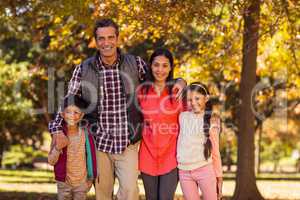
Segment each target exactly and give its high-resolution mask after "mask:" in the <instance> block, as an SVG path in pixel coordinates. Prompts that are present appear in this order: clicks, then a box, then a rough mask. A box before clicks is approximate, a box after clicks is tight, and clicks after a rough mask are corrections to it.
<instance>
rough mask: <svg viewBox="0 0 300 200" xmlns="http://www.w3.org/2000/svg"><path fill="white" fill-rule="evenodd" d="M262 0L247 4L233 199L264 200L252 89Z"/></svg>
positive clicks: (254, 77) (253, 0)
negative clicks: (258, 176) (256, 154)
mask: <svg viewBox="0 0 300 200" xmlns="http://www.w3.org/2000/svg"><path fill="white" fill-rule="evenodd" d="M259 11H260V1H259V0H252V1H249V2H248V4H247V5H246V7H245V11H244V15H243V19H244V33H243V63H242V64H243V66H242V74H241V83H240V98H241V105H240V109H239V119H238V127H239V133H238V161H237V175H236V186H235V191H234V195H233V199H236V200H261V199H263V197H262V196H261V194H260V193H259V191H258V188H257V185H256V178H255V163H254V160H255V158H254V150H255V148H254V146H255V143H254V142H255V141H254V136H255V127H254V120H255V118H254V114H253V112H252V110H251V92H252V89H253V88H254V86H255V84H256V58H257V44H258V30H259Z"/></svg>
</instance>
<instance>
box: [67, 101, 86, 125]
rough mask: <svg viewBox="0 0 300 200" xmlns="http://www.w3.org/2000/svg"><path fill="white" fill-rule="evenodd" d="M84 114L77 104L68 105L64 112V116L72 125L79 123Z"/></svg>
mask: <svg viewBox="0 0 300 200" xmlns="http://www.w3.org/2000/svg"><path fill="white" fill-rule="evenodd" d="M83 115H84V113H83V112H81V110H80V109H79V108H78V107H77V106H75V105H71V106H68V107H67V108H65V110H64V112H62V117H63V118H64V120H65V121H66V122H67V124H68V125H70V126H74V125H77V124H78V122H79V121H80V120H81V119H82V117H83Z"/></svg>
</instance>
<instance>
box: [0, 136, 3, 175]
mask: <svg viewBox="0 0 300 200" xmlns="http://www.w3.org/2000/svg"><path fill="white" fill-rule="evenodd" d="M0 140H1V139H0ZM3 153H4V144H3V142H0V169H1V168H2V160H3Z"/></svg>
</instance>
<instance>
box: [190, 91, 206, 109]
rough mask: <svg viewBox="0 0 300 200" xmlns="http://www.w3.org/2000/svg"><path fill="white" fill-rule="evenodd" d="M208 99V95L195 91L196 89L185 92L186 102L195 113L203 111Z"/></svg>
mask: <svg viewBox="0 0 300 200" xmlns="http://www.w3.org/2000/svg"><path fill="white" fill-rule="evenodd" d="M207 101H208V97H207V96H205V95H203V94H201V93H199V92H197V91H188V93H187V104H188V107H189V108H191V109H192V111H193V112H194V113H196V114H199V113H202V112H204V111H205V104H206V102H207Z"/></svg>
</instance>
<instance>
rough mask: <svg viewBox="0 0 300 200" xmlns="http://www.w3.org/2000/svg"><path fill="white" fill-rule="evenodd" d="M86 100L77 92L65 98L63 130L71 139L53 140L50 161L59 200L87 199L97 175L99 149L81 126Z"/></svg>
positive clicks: (86, 130)
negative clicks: (97, 151) (97, 149)
mask: <svg viewBox="0 0 300 200" xmlns="http://www.w3.org/2000/svg"><path fill="white" fill-rule="evenodd" d="M85 108H86V103H85V101H84V100H83V99H82V98H80V97H79V96H77V95H69V96H67V97H66V98H65V99H64V102H63V105H62V112H61V113H60V114H61V116H62V117H63V119H64V123H63V132H64V134H65V135H66V136H67V138H68V139H64V138H59V139H58V140H56V141H54V140H52V142H51V150H50V152H49V155H48V162H49V164H50V165H53V166H54V173H55V180H56V181H57V193H58V200H71V199H73V200H85V199H86V196H87V193H88V191H89V190H90V188H91V185H92V181H93V179H95V177H96V176H97V170H96V169H97V167H96V151H95V150H96V149H95V145H94V140H93V137H92V135H91V134H89V132H88V129H87V128H83V127H79V125H78V124H79V122H80V120H81V119H82V117H83V116H84V112H83V109H85Z"/></svg>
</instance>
